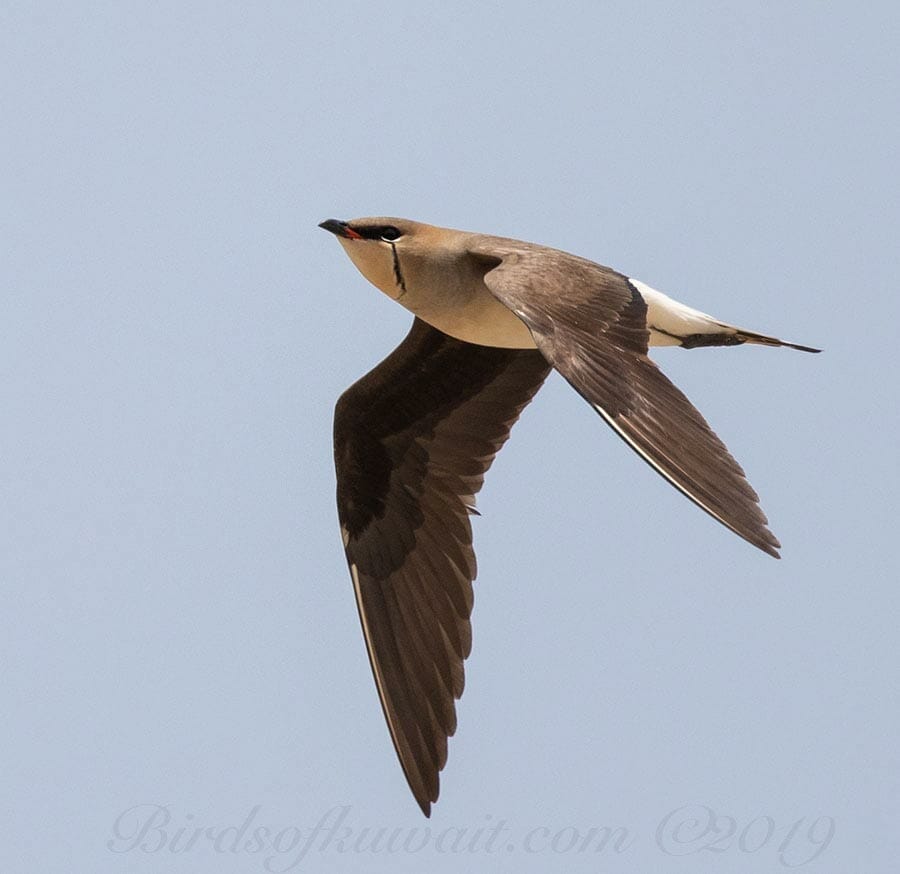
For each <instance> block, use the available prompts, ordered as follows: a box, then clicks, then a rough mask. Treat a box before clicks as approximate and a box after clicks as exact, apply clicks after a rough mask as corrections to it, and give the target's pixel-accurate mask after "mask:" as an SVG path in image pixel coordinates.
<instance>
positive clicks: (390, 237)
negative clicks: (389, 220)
mask: <svg viewBox="0 0 900 874" xmlns="http://www.w3.org/2000/svg"><path fill="white" fill-rule="evenodd" d="M402 236H403V234H401V233H400V231H398V230H397V228H395V227H387V228H382V229H381V239H382V240H384V241H385V242H386V243H393V242H394V240H399V239H400V237H402Z"/></svg>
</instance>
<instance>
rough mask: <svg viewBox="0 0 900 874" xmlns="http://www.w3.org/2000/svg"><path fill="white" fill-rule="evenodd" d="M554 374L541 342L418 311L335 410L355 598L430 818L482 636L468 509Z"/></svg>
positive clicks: (409, 770) (406, 761)
mask: <svg viewBox="0 0 900 874" xmlns="http://www.w3.org/2000/svg"><path fill="white" fill-rule="evenodd" d="M549 371H550V367H549V365H548V364H547V362H546V361H545V360H544V358H543V356H542V355H541V354H540V352H538V351H537V350H514V349H494V348H489V347H485V346H473V345H471V344H468V343H463V342H461V341H459V340H455V339H453V338H451V337H448V336H446V335H445V334H442V333H441V332H440V331H437V330H435V329H434V328H432V327H430V326H429V325H427V324H426V323H425V322H423V321H421V320H419V319H416V320H415V321H414V323H413V326H412V330H411V331H410V332H409V334H408V335H407V337H406V339H405V340H404V341H403V342H402V343H401V344H400V346H398V347H397V349H396V350H395V351H394V352H393V353H392V354H391V355H390V356H388V358H386V359H385V360H384V361H382V362H381V364H379V365H378V366H377V367H376V368H375V369H374V370H372V371H371V372H370V373H369V374H367V375H366V376H364V377H363V378H362V379H361V380H359V382H357V383H355V384H354V385H353V386H351V387H350V388H349V389H348V390H347V391H346V392H344V394H343V395H342V396H341V398H340V400H339V401H338V403H337V408H336V410H335V420H334V452H335V466H336V469H337V500H338V516H339V518H340V522H341V531H342V534H343V538H344V546H345V548H346V552H347V562H348V564H349V565H350V574H351V577H352V579H353V586H354V589H355V592H356V603H357V607H358V608H359V615H360V620H361V622H362V627H363V633H364V635H365V639H366V646H367V648H368V651H369V660H370V662H371V665H372V672H373V674H374V676H375V683H376V685H377V687H378V694H379V696H380V698H381V704H382V707H383V709H384V715H385V717H386V719H387V723H388V728H389V729H390V732H391V738H392V739H393V741H394V747H395V748H396V750H397V755H398V756H399V758H400V764H401V765H402V766H403V771H404V773H405V774H406V779H407V781H408V782H409V786H410V788H411V789H412V791H413V794H414V795H415V798H416V801H417V802H418V803H419V806H420V807H421V808H422V811H423V812H424V813H425V815H426V816H427V815H429V812H430V807H431V802H433V801H435V800H437V797H438V772H439V771H440V770H441V769H442V768H443V766H444V764H445V762H446V760H447V737H448V736H449V735H452V734H453V732H454V730H455V729H456V708H455V704H454V701H455V699H456V698H459V696H460V695H461V694H462V691H463V660H464V659H465V658H466V656H468V654H469V650H470V648H471V644H472V630H471V625H470V622H469V616H470V614H471V610H472V600H473V595H472V580H473V579H474V578H475V572H476V567H475V553H474V551H473V549H472V528H471V525H470V523H469V518H468V517H469V514H470V513H474V512H475V508H474V501H475V498H474V496H475V494H476V493H477V492H478V490H479V489H480V488H481V484H482V481H483V479H484V474H485V472H486V471H487V469H488V468H489V467H490V465H491V462H492V461H493V460H494V456H495V455H496V453H497V452H498V450H499V449H500V447H501V446H502V445H503V443H504V442H505V441H506V439H507V437H508V436H509V431H510V428H511V427H512V425H513V423H514V422H515V421H516V419H517V418H518V417H519V413H521V411H522V409H523V408H524V407H525V406H526V404H528V402H529V401H530V400H531V398H532V397H533V396H534V394H535V392H536V391H537V390H538V389H539V388H540V386H541V384H542V383H543V381H544V379H545V378H546V376H547V374H548V373H549Z"/></svg>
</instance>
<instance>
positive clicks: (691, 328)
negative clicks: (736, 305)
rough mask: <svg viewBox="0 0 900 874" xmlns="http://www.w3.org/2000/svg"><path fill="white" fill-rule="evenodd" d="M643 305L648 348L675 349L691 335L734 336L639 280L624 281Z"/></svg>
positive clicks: (728, 327)
mask: <svg viewBox="0 0 900 874" xmlns="http://www.w3.org/2000/svg"><path fill="white" fill-rule="evenodd" d="M628 281H629V282H630V283H631V284H632V285H633V286H634V287H635V288H636V289H637V290H638V293H639V294H640V296H641V297H642V298H643V299H644V300H645V301H646V303H647V327H648V328H649V329H650V345H651V346H678V345H679V344H680V343H681V338H682V337H689V336H690V335H691V334H734V333H736V332H737V329H736V328H735V327H734V326H733V325H726V324H724V323H723V322H720V321H719V320H718V319H714V318H713V317H712V316H710V315H707V314H706V313H702V312H700V310H695V309H693V308H691V307H689V306H685V304H683V303H679V302H678V301H677V300H672V298H671V297H669V296H668V295H665V294H663V293H662V292H661V291H657V290H656V289H655V288H651V287H650V286H649V285H647V283H645V282H641V281H640V280H639V279H631V278H629V280H628Z"/></svg>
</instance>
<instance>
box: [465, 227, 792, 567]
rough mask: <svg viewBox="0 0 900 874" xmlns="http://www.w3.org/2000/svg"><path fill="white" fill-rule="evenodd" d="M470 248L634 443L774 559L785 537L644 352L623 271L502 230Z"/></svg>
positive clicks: (498, 289) (634, 297) (638, 315)
mask: <svg viewBox="0 0 900 874" xmlns="http://www.w3.org/2000/svg"><path fill="white" fill-rule="evenodd" d="M470 254H471V255H472V257H473V258H474V259H475V260H476V261H478V262H479V263H480V264H481V265H482V267H483V268H484V269H485V271H486V272H485V275H484V282H485V284H486V285H487V287H488V289H489V290H490V291H491V293H492V294H493V295H494V296H495V297H497V298H498V299H499V300H500V301H501V302H502V303H503V304H505V305H506V306H507V307H509V308H510V309H511V310H512V311H513V312H514V313H516V315H518V316H519V318H521V319H522V320H523V321H524V322H525V324H526V325H527V326H528V327H529V329H530V330H531V333H532V336H533V337H534V340H535V343H536V344H537V347H538V349H540V351H541V352H543V353H544V356H545V357H546V359H547V360H548V361H549V362H550V363H551V364H552V365H553V367H554V368H555V369H556V370H558V371H559V372H560V373H561V374H562V375H563V376H564V377H565V378H566V379H567V380H568V381H569V382H570V383H571V385H572V386H573V387H574V388H575V389H576V391H578V392H579V394H581V395H582V397H584V399H585V400H586V401H587V402H588V403H589V404H590V405H591V406H592V407H594V409H595V410H596V411H597V412H598V413H600V415H601V416H602V417H603V418H604V419H605V420H606V422H607V423H608V424H609V425H610V426H611V427H612V428H613V429H614V430H615V431H616V432H617V433H618V434H619V436H620V437H622V439H623V440H625V442H626V443H627V444H628V445H629V446H631V448H632V449H634V450H635V451H636V452H637V453H638V454H639V455H640V456H641V457H642V458H643V459H644V460H645V461H646V462H648V463H649V464H650V465H651V466H652V467H653V468H655V469H656V470H657V471H658V472H659V473H660V474H662V475H663V476H664V477H665V478H666V479H667V480H668V481H669V482H670V483H672V485H674V486H675V487H676V488H678V489H679V490H681V491H682V492H683V493H684V494H685V495H687V497H689V498H690V499H691V500H692V501H693V502H694V503H695V504H697V505H698V506H700V507H701V508H702V509H704V510H706V512H707V513H709V514H710V515H711V516H713V517H714V518H715V519H718V520H719V522H721V523H722V524H723V525H726V526H727V527H728V528H730V529H731V530H732V531H734V532H735V533H736V534H738V535H740V536H741V537H743V538H744V539H745V540H747V541H749V542H750V543H752V544H753V545H754V546H758V547H759V548H760V549H762V550H763V551H764V552H767V553H768V554H769V555H772V556H775V557H776V558H778V552H777V550H778V548H779V547H780V544H779V543H778V540H777V539H776V538H775V536H774V535H773V534H772V532H771V531H769V529H768V528H767V519H766V517H765V514H764V513H763V512H762V510H761V509H760V507H759V497H758V496H757V494H756V492H755V491H754V490H753V488H752V487H751V486H750V483H748V482H747V478H746V476H745V475H744V471H743V470H742V469H741V466H740V465H739V464H738V463H737V462H736V461H735V460H734V458H732V457H731V454H730V453H729V452H728V449H727V448H726V447H725V445H724V444H723V443H722V441H721V440H719V438H718V437H717V436H716V435H715V433H713V431H712V429H711V428H710V427H709V425H708V424H707V423H706V420H705V419H704V418H703V416H701V415H700V413H699V412H698V411H697V410H696V409H695V408H694V406H693V405H692V404H691V402H690V401H689V400H688V399H687V398H686V397H685V396H684V395H683V394H682V393H681V392H680V391H679V390H678V389H677V388H676V387H675V386H674V385H673V384H672V383H671V382H670V381H669V380H668V379H667V378H666V377H665V375H664V374H663V373H662V371H660V370H659V368H658V367H657V366H656V365H655V364H654V363H653V362H652V361H651V360H650V358H648V357H647V349H648V341H649V331H648V327H647V304H646V302H645V300H644V298H643V297H642V296H641V294H640V293H639V291H638V289H637V288H636V287H635V286H634V285H633V284H632V283H631V282H630V281H629V279H628V278H627V277H625V276H623V275H622V274H620V273H617V272H615V271H614V270H610V269H609V268H607V267H602V266H601V265H599V264H595V263H594V262H592V261H588V260H586V259H584V258H578V257H576V256H574V255H569V254H567V253H565V252H559V251H556V250H554V249H545V248H542V247H539V246H533V245H531V244H528V243H518V242H517V241H510V240H502V239H499V238H496V237H478V238H476V240H475V241H474V242H473V244H472V246H471V247H470Z"/></svg>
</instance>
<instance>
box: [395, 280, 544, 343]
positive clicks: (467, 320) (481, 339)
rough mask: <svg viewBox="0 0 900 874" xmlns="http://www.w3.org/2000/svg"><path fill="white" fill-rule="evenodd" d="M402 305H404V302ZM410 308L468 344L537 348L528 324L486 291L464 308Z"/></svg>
mask: <svg viewBox="0 0 900 874" xmlns="http://www.w3.org/2000/svg"><path fill="white" fill-rule="evenodd" d="M399 302H400V303H401V304H404V301H403V300H402V299H401V300H400V301H399ZM408 308H409V309H410V310H412V311H413V312H414V313H415V314H416V315H417V316H418V317H419V318H420V319H422V320H423V321H425V322H428V324H429V325H431V327H432V328H437V329H438V330H439V331H443V332H444V333H445V334H449V335H450V336H451V337H455V338H456V339H457V340H463V341H465V342H466V343H475V344H476V345H478V346H496V347H500V348H502V349H534V348H535V343H534V338H533V337H532V336H531V331H529V330H528V328H527V327H526V326H525V323H524V322H523V321H522V320H521V319H520V318H519V317H518V316H517V315H516V314H515V313H514V312H512V310H509V309H507V308H506V307H505V306H503V304H502V303H500V301H498V300H497V299H496V298H495V297H494V296H493V295H491V294H490V293H489V292H487V291H486V290H485V292H484V293H483V294H479V295H477V296H476V297H474V298H471V299H470V300H468V301H466V303H465V304H464V305H462V306H460V305H458V304H457V305H455V306H446V307H445V306H441V305H439V304H435V303H434V302H429V303H423V304H422V305H419V306H410V307H408Z"/></svg>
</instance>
